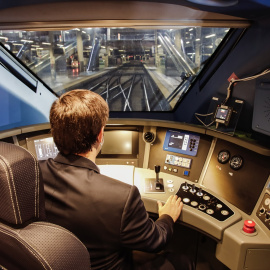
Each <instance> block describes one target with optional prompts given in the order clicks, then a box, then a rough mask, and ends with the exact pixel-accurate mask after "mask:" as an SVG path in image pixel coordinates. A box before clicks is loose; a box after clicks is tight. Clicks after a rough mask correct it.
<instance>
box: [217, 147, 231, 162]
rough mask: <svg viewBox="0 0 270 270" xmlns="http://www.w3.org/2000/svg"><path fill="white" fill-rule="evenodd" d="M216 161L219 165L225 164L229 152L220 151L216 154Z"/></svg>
mask: <svg viewBox="0 0 270 270" xmlns="http://www.w3.org/2000/svg"><path fill="white" fill-rule="evenodd" d="M217 159H218V162H219V163H221V164H225V163H227V162H228V161H229V159H230V152H229V151H228V150H221V151H220V152H219V153H218V156H217Z"/></svg>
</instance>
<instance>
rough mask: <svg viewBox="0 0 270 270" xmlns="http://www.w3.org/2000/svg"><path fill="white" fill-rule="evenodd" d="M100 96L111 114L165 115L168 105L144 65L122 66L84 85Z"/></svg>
mask: <svg viewBox="0 0 270 270" xmlns="http://www.w3.org/2000/svg"><path fill="white" fill-rule="evenodd" d="M85 88H86V89H89V90H91V91H94V92H96V93H98V94H100V95H101V96H102V97H103V98H104V99H105V100H106V102H107V103H108V105H109V108H110V110H111V111H167V110H170V105H169V103H168V102H167V101H166V99H165V98H164V96H163V94H162V93H161V91H160V90H159V88H158V87H157V85H156V84H155V83H154V81H153V79H152V78H151V77H150V76H149V74H148V72H147V70H146V69H145V68H144V66H143V64H142V63H140V62H138V63H132V64H124V65H123V66H121V67H119V68H118V69H116V70H113V71H111V72H108V74H107V75H103V76H102V77H98V78H96V79H95V80H92V81H91V82H88V83H87V85H85Z"/></svg>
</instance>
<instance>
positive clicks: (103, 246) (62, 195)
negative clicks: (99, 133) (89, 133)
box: [40, 154, 173, 270]
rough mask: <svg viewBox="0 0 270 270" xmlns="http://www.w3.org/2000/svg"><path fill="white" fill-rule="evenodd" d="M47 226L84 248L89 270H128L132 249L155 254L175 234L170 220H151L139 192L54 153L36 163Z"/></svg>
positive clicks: (89, 165) (86, 163)
mask: <svg viewBox="0 0 270 270" xmlns="http://www.w3.org/2000/svg"><path fill="white" fill-rule="evenodd" d="M40 167H41V171H42V175H43V178H44V184H45V196H46V213H47V219H48V221H50V222H53V223H56V224H58V225H60V226H63V227H65V228H67V229H68V230H70V231H71V232H73V233H74V234H75V235H76V236H77V237H78V238H79V239H80V240H81V241H82V242H83V243H84V244H85V245H86V247H87V249H88V250H89V253H90V259H91V264H92V269H125V270H126V269H130V268H131V266H130V265H131V262H130V257H131V256H130V255H131V250H134V249H135V250H141V251H148V252H157V251H159V250H161V249H162V248H163V247H164V245H165V244H166V243H167V241H168V240H169V238H170V237H171V236H172V233H173V220H172V218H171V217H170V216H168V215H162V216H161V217H160V218H159V219H158V220H157V221H156V222H154V221H153V220H152V219H150V218H149V216H148V214H147V212H146V210H145V207H144V204H143V202H142V200H141V197H140V194H139V191H138V189H137V187H135V186H131V185H128V184H125V183H122V182H120V181H117V180H115V179H112V178H109V177H107V176H104V175H102V174H100V172H99V168H98V167H97V166H96V165H95V164H94V163H93V162H92V161H90V160H89V159H87V158H84V157H81V156H77V155H67V156H64V155H62V154H58V156H57V157H56V158H55V159H49V160H46V161H41V162H40Z"/></svg>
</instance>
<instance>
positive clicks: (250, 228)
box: [243, 220, 256, 233]
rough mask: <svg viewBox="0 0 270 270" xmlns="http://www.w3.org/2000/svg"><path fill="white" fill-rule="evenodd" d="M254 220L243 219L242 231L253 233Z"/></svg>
mask: <svg viewBox="0 0 270 270" xmlns="http://www.w3.org/2000/svg"><path fill="white" fill-rule="evenodd" d="M255 225H256V224H255V222H254V221H252V220H245V222H244V226H243V231H244V232H246V233H254V232H255Z"/></svg>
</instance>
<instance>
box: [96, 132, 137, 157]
mask: <svg viewBox="0 0 270 270" xmlns="http://www.w3.org/2000/svg"><path fill="white" fill-rule="evenodd" d="M101 154H105V155H115V154H120V155H130V154H132V132H131V131H128V130H117V131H113V130H112V131H105V132H104V143H103V146H102V148H101Z"/></svg>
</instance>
